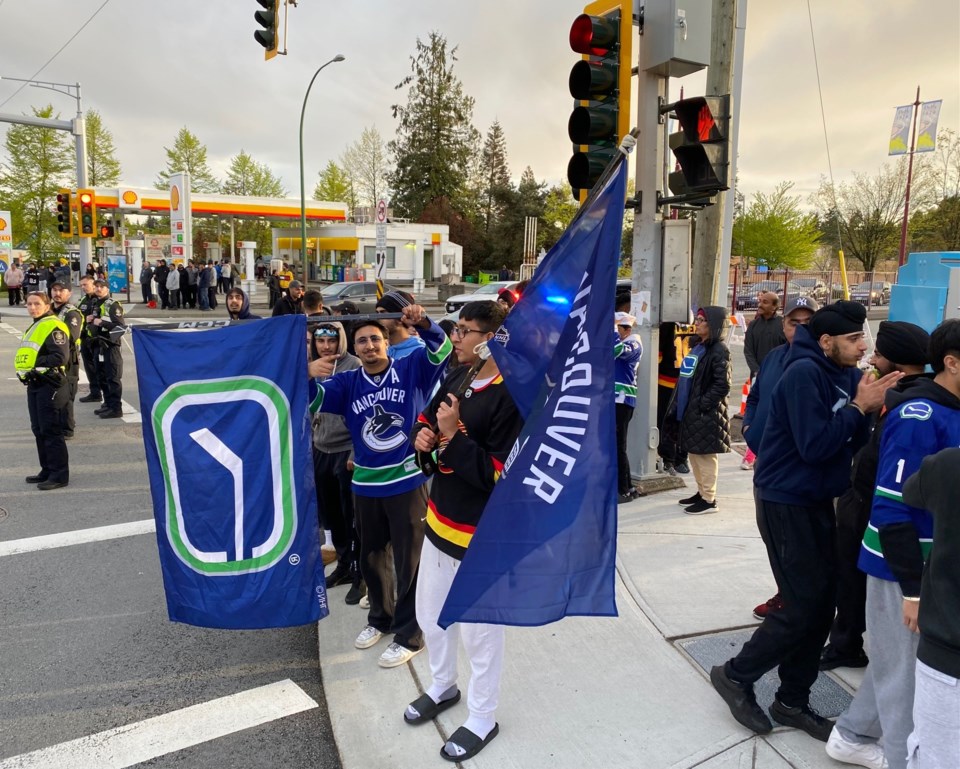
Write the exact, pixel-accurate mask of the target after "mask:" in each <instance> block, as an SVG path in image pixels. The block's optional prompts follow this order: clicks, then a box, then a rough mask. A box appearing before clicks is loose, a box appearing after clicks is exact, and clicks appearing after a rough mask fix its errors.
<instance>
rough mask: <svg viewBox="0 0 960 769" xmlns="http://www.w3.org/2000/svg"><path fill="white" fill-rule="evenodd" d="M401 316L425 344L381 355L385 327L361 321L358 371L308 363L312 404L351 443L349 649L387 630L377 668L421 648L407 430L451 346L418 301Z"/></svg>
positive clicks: (415, 505) (371, 642)
mask: <svg viewBox="0 0 960 769" xmlns="http://www.w3.org/2000/svg"><path fill="white" fill-rule="evenodd" d="M403 323H404V324H405V325H407V326H416V327H417V328H418V329H419V330H420V333H421V335H422V337H423V339H424V342H425V346H424V347H422V348H420V349H418V350H414V351H413V352H412V353H410V354H409V355H407V356H406V357H405V358H401V359H400V360H393V359H391V358H389V357H388V356H387V337H388V332H387V330H386V328H385V327H384V326H383V324H381V323H379V322H377V321H373V320H370V321H359V322H358V323H357V325H356V326H354V329H353V337H354V344H355V348H356V354H357V357H358V358H360V368H357V369H353V370H352V371H343V372H340V373H337V374H334V373H333V367H334V362H333V360H331V359H330V358H320V359H318V360H315V361H313V362H312V363H311V364H310V365H309V368H308V372H309V375H310V376H311V377H313V379H311V381H310V386H311V396H312V397H311V403H310V411H311V412H312V413H316V412H318V411H322V412H325V413H329V414H340V415H342V416H343V417H344V419H345V421H346V424H347V428H348V429H349V431H350V436H351V439H352V441H353V450H354V471H353V479H352V487H353V492H354V496H355V498H354V514H355V516H356V521H357V528H358V530H359V532H360V571H361V574H362V575H363V579H364V581H365V582H366V583H367V596H368V598H369V601H370V611H369V614H368V615H367V625H366V626H365V627H364V628H363V630H361V631H360V634H359V635H358V636H357V639H356V641H355V642H354V646H356V648H358V649H369V648H370V647H372V646H375V645H376V644H377V642H378V641H379V640H380V638H381V637H382V636H383V635H384V633H388V632H392V633H393V634H394V638H393V642H392V643H391V644H390V645H389V646H388V647H387V649H386V651H384V652H383V654H381V655H380V660H379V664H380V667H384V668H392V667H397V666H399V665H403V664H404V663H405V662H407V661H408V660H409V659H411V658H412V657H413V656H414V655H416V654H419V653H420V652H421V651H423V634H422V633H421V630H420V626H419V625H418V624H417V617H416V608H415V600H416V590H417V567H418V566H419V563H420V547H421V545H422V544H423V521H424V510H425V509H426V507H427V492H426V489H425V488H424V484H425V482H426V478H424V476H423V473H421V472H420V469H419V468H418V467H417V465H416V462H415V458H414V452H413V447H412V446H411V445H410V440H409V437H408V436H409V435H410V430H411V429H412V428H413V425H414V423H415V421H416V419H417V415H418V414H419V413H420V412H421V411H422V410H423V406H424V404H425V403H426V401H427V398H428V397H429V395H430V393H431V392H432V391H433V388H434V387H435V386H436V384H437V382H438V381H439V379H440V377H441V376H442V375H443V372H444V370H445V369H446V366H445V365H444V364H445V362H446V359H447V357H448V356H449V355H450V350H451V349H452V345H451V343H450V340H449V339H447V335H446V334H445V333H443V329H441V328H440V327H439V326H438V325H437V324H436V323H434V322H433V321H431V320H430V319H429V318H428V317H427V316H426V314H425V313H424V311H423V308H422V307H421V306H420V305H417V304H410V305H407V306H406V307H404V308H403ZM331 375H332V376H331ZM319 377H329V378H328V379H323V380H322V381H321V380H320V379H318V378H319ZM389 546H392V549H393V563H392V564H391V563H390V557H389V549H388V547H389ZM394 572H395V573H396V580H395V581H394ZM394 585H396V601H394V596H393V588H394Z"/></svg>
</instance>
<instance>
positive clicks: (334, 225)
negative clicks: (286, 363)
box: [74, 186, 463, 293]
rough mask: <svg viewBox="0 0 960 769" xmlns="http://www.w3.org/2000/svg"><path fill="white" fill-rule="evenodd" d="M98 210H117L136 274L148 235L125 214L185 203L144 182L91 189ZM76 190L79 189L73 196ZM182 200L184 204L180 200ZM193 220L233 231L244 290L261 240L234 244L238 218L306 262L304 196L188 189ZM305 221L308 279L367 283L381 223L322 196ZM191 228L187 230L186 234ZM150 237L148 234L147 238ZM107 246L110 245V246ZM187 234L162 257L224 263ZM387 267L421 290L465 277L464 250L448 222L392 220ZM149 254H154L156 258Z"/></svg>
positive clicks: (279, 256)
mask: <svg viewBox="0 0 960 769" xmlns="http://www.w3.org/2000/svg"><path fill="white" fill-rule="evenodd" d="M93 192H94V202H95V207H96V215H97V219H98V223H99V224H103V223H104V222H105V220H106V218H107V215H112V218H113V221H114V222H115V225H116V228H117V231H118V234H119V235H120V236H121V238H122V243H123V252H124V254H125V256H126V257H127V259H128V272H129V274H130V275H132V276H136V275H138V274H139V272H140V268H141V267H142V265H143V260H144V256H145V246H146V244H145V241H144V239H143V237H139V236H138V237H133V238H131V237H128V232H129V225H127V224H126V223H125V217H126V216H148V215H154V216H157V215H160V216H169V215H170V214H171V211H172V210H173V211H176V210H177V209H178V208H179V207H180V204H181V202H182V201H181V200H180V199H179V194H178V192H177V188H176V187H175V186H174V187H171V189H170V190H158V189H153V188H143V187H116V188H103V187H101V188H93ZM74 194H75V193H74ZM183 202H185V201H183ZM189 207H190V210H189V213H188V212H186V211H184V212H183V215H185V216H189V217H190V218H193V219H195V218H216V219H217V221H218V226H222V227H223V228H224V234H228V235H229V239H230V243H232V244H234V245H235V247H236V251H235V252H234V253H235V254H236V257H235V258H234V259H233V261H235V262H237V263H238V264H239V266H240V268H241V272H242V273H243V274H244V275H245V276H246V277H247V278H248V279H245V280H244V287H245V290H246V289H248V290H249V292H250V293H255V291H256V284H255V281H253V280H249V278H252V276H253V275H254V262H255V260H256V258H257V257H258V256H264V258H266V257H267V255H266V254H256V253H255V250H256V243H254V242H248V241H237V240H236V238H235V237H234V224H235V220H237V219H261V220H265V221H267V222H269V223H270V224H271V226H272V246H273V248H272V251H271V254H270V257H271V259H272V260H273V261H274V262H280V261H282V262H289V263H291V264H295V263H299V262H300V259H301V237H300V201H299V199H294V198H258V197H245V196H238V195H217V194H209V193H202V192H191V193H189ZM304 208H305V214H306V220H307V251H306V256H307V258H306V260H305V261H306V269H307V276H306V277H307V279H308V280H311V281H324V280H326V281H337V280H363V279H365V277H366V275H367V272H368V271H370V274H371V275H372V266H373V264H374V262H375V259H376V247H377V237H376V224H375V222H374V220H373V216H372V215H371V214H372V212H370V210H369V209H355V211H354V216H353V217H352V219H351V217H350V211H349V208H348V206H347V205H346V204H345V203H334V202H326V201H317V200H307V201H305V206H304ZM189 229H190V228H188V229H187V231H188V232H189ZM146 237H149V236H146ZM104 245H107V246H108V248H109V247H110V246H111V245H115V244H111V243H109V242H108V243H106V244H104ZM191 248H192V244H191V243H190V242H189V239H187V240H186V241H184V242H182V243H178V242H177V239H176V238H175V237H174V238H173V239H172V242H171V244H170V246H169V251H170V253H169V255H165V256H164V257H163V258H165V259H167V261H168V262H169V261H172V262H174V263H178V262H181V263H182V262H184V261H186V260H187V259H191V258H192V259H194V260H203V261H208V260H210V261H219V260H220V259H221V258H222V257H221V253H222V252H221V246H220V243H219V242H215V243H209V244H206V253H204V254H197V253H194V254H192V255H191ZM386 252H387V264H386V275H385V280H386V281H388V282H390V281H394V282H401V283H412V284H413V286H414V288H415V290H422V288H423V285H424V284H425V283H427V282H433V281H442V282H456V281H458V280H459V278H460V275H461V274H462V264H463V249H462V247H461V246H460V245H458V244H456V243H452V242H450V232H449V227H448V226H447V225H445V224H419V223H412V222H407V221H405V220H394V219H393V218H392V217H390V216H389V215H388V219H387V242H386ZM151 258H152V257H151Z"/></svg>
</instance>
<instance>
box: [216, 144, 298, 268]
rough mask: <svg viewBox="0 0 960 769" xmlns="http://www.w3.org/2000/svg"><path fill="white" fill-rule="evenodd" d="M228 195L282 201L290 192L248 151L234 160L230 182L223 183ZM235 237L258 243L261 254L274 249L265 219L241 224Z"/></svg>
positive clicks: (228, 176)
mask: <svg viewBox="0 0 960 769" xmlns="http://www.w3.org/2000/svg"><path fill="white" fill-rule="evenodd" d="M223 193H224V194H225V195H244V196H248V197H261V198H282V197H286V194H287V191H286V190H285V189H284V188H283V183H282V182H281V181H280V179H279V178H278V177H277V176H275V175H274V173H273V171H271V170H270V169H269V168H268V167H267V166H266V165H265V164H264V163H258V162H257V161H256V160H254V159H253V158H252V157H250V155H248V154H247V153H246V152H245V151H244V150H240V153H239V154H238V155H235V156H234V157H233V158H232V159H231V160H230V168H229V169H228V170H227V178H226V180H225V181H224V183H223ZM235 235H236V239H237V240H246V241H254V242H256V244H257V249H256V250H257V253H260V254H262V253H264V252H265V251H267V252H269V250H270V249H269V246H271V245H272V242H271V233H270V224H269V223H268V222H266V221H264V220H262V219H239V220H237V225H236V230H235Z"/></svg>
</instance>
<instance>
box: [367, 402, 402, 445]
mask: <svg viewBox="0 0 960 769" xmlns="http://www.w3.org/2000/svg"><path fill="white" fill-rule="evenodd" d="M395 431H396V432H395ZM360 435H361V437H362V438H363V442H364V443H365V444H367V446H369V447H370V448H371V449H373V450H374V451H393V450H394V449H395V448H397V447H398V446H402V445H403V444H404V442H405V441H406V440H407V434H406V433H405V432H404V431H403V417H402V416H400V415H399V414H394V413H392V412H390V411H384V410H383V406H381V405H380V404H379V403H378V404H377V405H376V406H374V407H373V416H371V417H369V418H368V419H367V422H366V424H364V426H363V430H361V431H360Z"/></svg>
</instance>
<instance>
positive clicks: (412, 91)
mask: <svg viewBox="0 0 960 769" xmlns="http://www.w3.org/2000/svg"><path fill="white" fill-rule="evenodd" d="M456 52H457V49H456V47H454V48H453V49H451V50H449V51H448V50H447V41H446V39H445V38H444V37H443V36H442V35H440V34H439V33H437V32H431V33H430V37H429V38H428V40H427V42H426V43H424V42H422V41H421V40H420V39H419V38H417V48H416V54H415V55H414V56H411V57H410V70H411V74H409V75H407V77H405V78H404V79H403V80H401V81H400V83H399V84H398V85H397V86H396V87H397V89H398V90H399V89H401V88H406V87H407V86H410V88H409V90H408V92H407V103H406V105H398V104H395V105H393V107H392V110H393V116H394V117H395V118H397V119H399V125H398V126H397V131H396V138H395V139H393V140H392V141H391V142H390V143H389V145H388V148H389V150H390V152H391V154H392V155H393V158H394V170H393V172H392V173H391V174H390V186H391V188H392V189H393V191H394V194H393V204H394V208H396V209H397V211H398V213H399V214H400V215H403V216H408V217H410V218H412V219H419V218H420V217H421V214H422V213H423V211H424V209H425V208H426V207H427V205H428V204H429V203H430V202H431V201H432V200H435V199H437V198H444V199H445V200H446V201H447V202H446V206H441V207H435V208H434V211H435V212H436V211H439V210H444V209H445V207H450V206H452V207H453V209H454V210H456V211H458V212H459V211H462V210H463V208H462V206H461V199H462V198H463V196H464V193H465V183H466V181H467V178H468V172H469V167H470V160H471V156H472V154H473V153H474V152H475V148H476V147H477V145H478V144H479V139H480V134H479V133H478V131H477V130H476V129H475V128H474V127H473V124H472V122H471V121H472V119H473V104H474V101H473V98H471V97H470V96H467V95H466V94H465V93H464V91H463V86H462V84H461V83H460V81H459V80H458V79H457V77H456V76H455V75H454V74H453V65H454V62H456V60H457V57H456Z"/></svg>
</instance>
